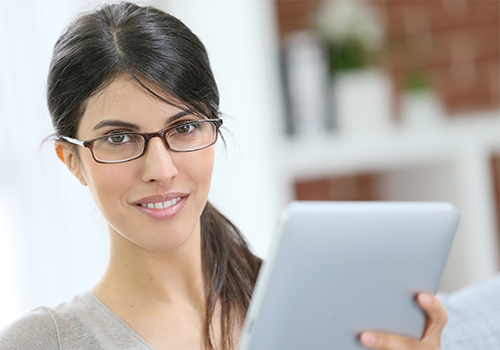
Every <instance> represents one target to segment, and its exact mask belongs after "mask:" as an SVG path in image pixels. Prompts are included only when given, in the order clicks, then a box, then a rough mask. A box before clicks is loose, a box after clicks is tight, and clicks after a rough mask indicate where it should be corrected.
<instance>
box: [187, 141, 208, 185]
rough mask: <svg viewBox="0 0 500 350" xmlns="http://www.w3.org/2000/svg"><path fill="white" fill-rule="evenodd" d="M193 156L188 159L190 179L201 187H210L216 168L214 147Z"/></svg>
mask: <svg viewBox="0 0 500 350" xmlns="http://www.w3.org/2000/svg"><path fill="white" fill-rule="evenodd" d="M192 155H193V157H190V158H189V159H186V160H187V162H186V163H187V164H186V168H189V174H190V177H191V178H192V179H194V180H196V182H197V183H198V184H199V185H200V186H202V187H210V182H211V179H212V171H213V167H214V151H213V147H210V148H208V149H204V150H201V151H198V152H193V153H192Z"/></svg>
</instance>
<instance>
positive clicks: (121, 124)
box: [92, 111, 194, 131]
mask: <svg viewBox="0 0 500 350" xmlns="http://www.w3.org/2000/svg"><path fill="white" fill-rule="evenodd" d="M189 114H194V113H192V112H189V111H181V112H179V113H177V114H174V115H173V116H171V117H170V118H168V120H167V122H166V123H165V125H168V124H170V123H173V122H174V121H176V120H177V119H179V118H182V117H184V116H186V115H189ZM106 126H114V127H122V128H127V129H132V130H136V131H138V130H140V129H141V128H140V127H139V125H137V124H133V123H129V122H125V121H123V120H117V119H105V120H102V121H100V122H99V123H97V124H96V125H95V126H94V127H93V128H92V130H99V129H102V128H104V127H106Z"/></svg>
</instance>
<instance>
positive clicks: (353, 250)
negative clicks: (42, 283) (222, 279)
mask: <svg viewBox="0 0 500 350" xmlns="http://www.w3.org/2000/svg"><path fill="white" fill-rule="evenodd" d="M458 219H459V214H458V212H457V210H456V209H455V208H454V207H453V206H452V205H450V204H448V203H429V202H320V201H314V202H313V201H305V202H300V201H299V202H292V203H291V204H290V205H289V207H288V208H287V209H286V210H285V211H284V214H283V216H282V218H281V223H280V228H279V230H278V231H277V233H276V235H275V236H274V237H273V240H272V243H271V248H270V252H269V256H268V259H267V260H266V261H265V262H264V264H263V266H262V269H261V272H260V274H259V276H258V279H257V283H256V286H255V290H254V294H253V297H252V301H251V303H250V307H249V309H248V313H247V316H246V319H245V324H244V327H243V332H242V337H241V342H240V348H239V349H240V350H285V349H286V350H295V349H297V350H304V349H314V350H322V349H325V350H326V349H328V350H331V349H342V350H354V349H356V350H358V349H359V350H360V349H365V348H364V347H363V346H361V344H360V343H359V341H358V335H359V333H360V332H361V331H364V330H373V331H382V332H390V333H396V334H402V335H407V336H411V337H414V338H420V337H421V335H422V333H423V330H424V326H425V313H424V312H423V311H422V310H421V309H420V307H419V306H418V304H417V303H416V301H415V295H416V294H417V293H418V292H422V291H426V292H430V293H436V292H437V289H438V285H439V282H440V279H441V275H442V272H443V269H444V266H445V263H446V260H447V257H448V254H449V251H450V248H451V244H452V241H453V237H454V234H455V231H456V228H457V225H458Z"/></svg>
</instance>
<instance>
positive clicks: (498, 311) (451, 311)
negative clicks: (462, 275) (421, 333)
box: [438, 274, 500, 350]
mask: <svg viewBox="0 0 500 350" xmlns="http://www.w3.org/2000/svg"><path fill="white" fill-rule="evenodd" d="M438 297H439V298H440V299H441V301H442V302H443V305H444V307H445V308H446V311H447V313H448V323H447V324H446V327H445V329H444V331H443V336H442V349H443V350H446V349H457V350H458V349H471V348H472V349H475V348H477V349H479V348H480V349H484V350H486V349H498V348H500V274H497V275H494V276H492V277H490V278H488V279H487V280H485V281H482V282H479V283H474V284H471V285H470V286H467V287H465V288H463V289H460V290H458V291H456V292H454V293H451V294H440V295H438Z"/></svg>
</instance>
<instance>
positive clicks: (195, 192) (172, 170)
mask: <svg viewBox="0 0 500 350" xmlns="http://www.w3.org/2000/svg"><path fill="white" fill-rule="evenodd" d="M150 88H152V89H153V90H155V89H154V87H153V86H150ZM155 92H156V93H158V94H159V95H162V96H164V97H165V98H166V99H168V100H171V99H169V97H168V96H165V94H163V93H162V92H161V91H157V90H155ZM178 112H180V110H179V109H178V108H176V107H173V106H171V105H169V104H167V103H164V102H162V101H159V100H158V99H156V98H155V97H153V96H151V95H150V94H149V93H148V92H146V91H145V90H144V89H143V88H142V87H140V86H138V85H137V84H136V83H135V82H134V81H132V80H131V79H130V78H128V77H126V76H121V77H118V78H117V79H115V80H114V81H113V82H112V83H111V84H110V85H109V86H108V87H107V88H106V89H104V90H103V91H102V92H100V93H99V94H97V95H95V96H93V97H91V98H90V99H89V100H88V101H87V107H86V110H85V113H84V115H83V117H82V120H81V122H80V125H79V129H78V135H77V138H78V139H80V140H89V139H93V138H96V137H99V136H102V135H103V134H104V133H106V132H108V131H110V130H114V129H116V128H114V127H105V128H101V129H98V130H95V126H96V125H98V124H99V123H101V122H102V121H103V120H109V119H112V120H119V121H122V122H128V123H132V124H135V125H136V126H137V128H138V130H137V131H141V132H156V131H159V130H161V129H163V128H165V127H166V126H167V125H168V120H169V118H171V117H172V116H174V115H176V114H177V113H178ZM119 129H121V130H122V129H123V128H119ZM55 148H56V152H57V154H58V156H59V158H60V159H61V160H62V161H63V162H64V163H65V164H66V166H67V167H68V169H69V170H70V172H71V173H73V175H75V176H76V178H77V179H78V180H79V181H80V182H81V183H82V185H85V186H88V187H89V189H90V192H91V193H92V196H93V197H94V200H95V202H96V204H97V206H98V207H99V210H100V211H101V213H102V214H103V216H104V218H105V219H106V221H107V223H108V231H109V235H110V243H111V253H110V261H109V265H108V267H107V270H106V272H105V274H104V276H103V277H102V279H101V280H100V281H99V282H98V283H97V285H96V286H95V287H94V288H93V289H92V290H91V291H92V293H94V294H95V295H96V296H97V297H98V298H99V299H100V300H101V301H102V302H103V303H104V304H105V305H106V306H107V307H108V308H109V309H110V310H111V311H113V312H114V313H115V314H116V315H118V316H119V317H120V318H121V319H122V320H123V321H124V322H125V323H127V324H128V325H129V326H130V327H131V328H132V330H134V331H135V332H136V333H137V334H138V335H139V336H140V337H141V338H142V339H143V340H144V341H146V342H147V343H148V344H150V345H151V346H152V347H153V348H155V349H202V348H203V346H202V339H201V327H202V323H203V317H204V313H205V309H204V301H203V300H204V292H203V283H202V282H203V280H202V263H201V249H200V239H201V237H200V216H201V212H202V210H203V207H204V205H205V203H206V201H207V197H208V192H209V188H210V181H211V175H212V169H213V163H214V151H213V147H209V148H206V149H203V150H200V151H196V152H189V153H175V152H170V151H168V150H167V149H166V147H165V145H164V144H163V141H162V140H161V139H159V138H153V139H152V140H151V141H150V143H149V146H148V150H147V153H146V154H145V155H144V156H143V157H142V158H139V159H136V160H134V161H131V162H127V163H120V164H99V163H97V162H95V161H94V160H93V158H92V156H91V153H90V151H89V150H88V149H84V148H82V147H74V146H73V145H69V144H68V143H65V142H62V141H57V142H56V143H55ZM172 192H175V193H181V194H183V195H187V199H186V201H185V204H184V206H183V207H182V209H181V210H180V211H179V212H178V213H177V214H176V215H174V216H173V217H171V218H169V219H165V220H157V219H153V218H151V217H149V216H148V215H145V214H144V213H143V212H141V211H140V210H139V209H138V208H137V206H136V205H135V203H136V202H137V201H138V200H141V199H142V198H147V197H150V196H154V195H164V194H167V193H172ZM418 302H419V304H420V306H421V307H422V309H423V310H424V311H426V312H427V315H428V323H427V327H426V330H425V334H424V336H423V337H422V339H421V340H415V339H410V338H407V337H400V336H396V335H389V334H382V333H373V332H364V333H362V334H361V335H360V342H361V343H362V344H363V345H364V346H365V347H368V348H372V349H384V350H396V349H397V350H405V349H420V350H424V349H425V350H431V349H439V348H440V345H439V341H440V335H441V332H442V329H443V327H444V325H445V323H446V313H445V311H444V309H443V306H442V305H441V303H440V302H439V300H437V299H436V298H435V297H434V296H432V295H429V294H421V295H419V298H418ZM219 320H220V312H219V309H218V308H217V309H216V312H215V315H214V322H213V325H214V330H215V340H217V339H218V336H219V334H220V329H218V325H219ZM238 335H239V334H235V338H236V339H237V338H238Z"/></svg>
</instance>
